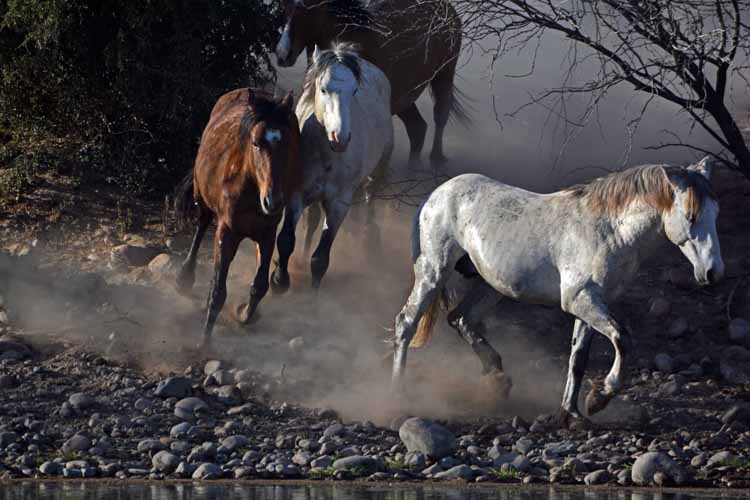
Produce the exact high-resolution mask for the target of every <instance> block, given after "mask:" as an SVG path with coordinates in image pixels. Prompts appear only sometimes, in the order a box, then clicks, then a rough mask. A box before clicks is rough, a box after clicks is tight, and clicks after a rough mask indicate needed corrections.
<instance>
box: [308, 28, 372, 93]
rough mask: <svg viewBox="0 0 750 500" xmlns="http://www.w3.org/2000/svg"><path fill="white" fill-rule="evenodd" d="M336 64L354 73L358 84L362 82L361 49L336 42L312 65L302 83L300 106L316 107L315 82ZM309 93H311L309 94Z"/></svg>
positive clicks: (351, 44) (353, 45) (321, 53)
mask: <svg viewBox="0 0 750 500" xmlns="http://www.w3.org/2000/svg"><path fill="white" fill-rule="evenodd" d="M334 64H343V65H344V66H346V67H347V68H348V69H349V71H351V72H352V74H353V75H354V78H355V79H356V80H357V83H361V82H362V68H361V67H360V65H359V47H358V46H357V45H356V44H353V43H348V42H334V44H333V46H332V47H331V49H330V50H323V51H320V52H319V53H318V59H317V61H315V62H313V63H312V64H310V67H309V68H307V72H306V73H305V79H304V82H303V83H302V97H300V105H310V106H314V105H315V92H314V88H315V82H316V80H317V79H318V77H320V76H322V75H323V74H324V73H325V72H326V71H328V69H330V67H331V66H333V65H334ZM308 91H309V92H308Z"/></svg>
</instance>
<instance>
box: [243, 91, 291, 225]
mask: <svg viewBox="0 0 750 500" xmlns="http://www.w3.org/2000/svg"><path fill="white" fill-rule="evenodd" d="M259 105H261V104H260V102H259V101H257V100H256V98H255V96H254V93H253V92H251V93H250V96H249V100H248V107H249V108H250V111H251V112H255V111H256V109H257V107H258V106H259ZM281 111H282V112H283V113H285V114H286V115H292V114H293V113H294V98H293V97H292V93H291V92H290V93H289V94H288V95H287V96H286V97H285V98H284V100H283V101H282V102H281ZM273 118H274V117H273V116H271V117H268V118H267V119H259V120H258V121H257V123H255V124H254V125H253V126H252V128H251V129H250V131H249V140H250V142H251V146H250V147H252V157H253V163H254V165H255V176H256V179H257V183H258V191H259V194H260V207H261V210H262V211H263V213H264V214H266V215H274V214H278V213H279V212H281V211H282V210H283V209H284V203H285V200H284V187H285V186H284V178H285V175H284V174H285V171H286V169H287V166H288V164H289V133H290V131H289V125H288V123H295V121H294V120H291V121H288V122H285V121H282V120H280V119H275V120H274V119H273Z"/></svg>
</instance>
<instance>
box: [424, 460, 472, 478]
mask: <svg viewBox="0 0 750 500" xmlns="http://www.w3.org/2000/svg"><path fill="white" fill-rule="evenodd" d="M432 477H433V478H434V479H463V480H464V481H471V480H472V479H474V471H473V470H472V469H471V467H469V466H468V465H465V464H462V465H456V466H455V467H451V468H450V469H448V470H446V471H443V472H438V473H436V474H434V475H433V476H432Z"/></svg>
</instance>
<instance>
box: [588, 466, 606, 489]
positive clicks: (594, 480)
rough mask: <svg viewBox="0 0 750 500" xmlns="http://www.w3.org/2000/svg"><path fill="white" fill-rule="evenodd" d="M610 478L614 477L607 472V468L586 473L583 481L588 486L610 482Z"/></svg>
mask: <svg viewBox="0 0 750 500" xmlns="http://www.w3.org/2000/svg"><path fill="white" fill-rule="evenodd" d="M610 479H612V478H611V476H610V475H609V472H607V471H606V469H600V470H596V471H594V472H590V473H588V474H586V476H584V478H583V482H584V483H585V484H586V485H588V486H593V485H596V484H604V483H608V482H609V481H610Z"/></svg>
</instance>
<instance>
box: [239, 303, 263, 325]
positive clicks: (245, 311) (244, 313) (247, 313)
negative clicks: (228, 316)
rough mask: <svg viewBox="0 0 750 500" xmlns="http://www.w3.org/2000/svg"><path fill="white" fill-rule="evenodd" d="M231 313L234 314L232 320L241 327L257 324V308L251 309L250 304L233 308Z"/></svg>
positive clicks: (258, 315) (258, 314)
mask: <svg viewBox="0 0 750 500" xmlns="http://www.w3.org/2000/svg"><path fill="white" fill-rule="evenodd" d="M232 312H233V313H234V314H233V316H234V320H235V321H237V322H238V323H240V324H242V325H252V324H254V323H257V322H258V320H259V319H260V313H259V312H258V307H257V306H255V307H253V308H252V309H251V308H250V304H248V303H247V302H243V303H242V304H238V305H237V306H235V307H233V308H232Z"/></svg>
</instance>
